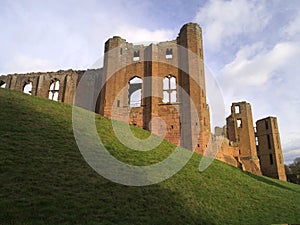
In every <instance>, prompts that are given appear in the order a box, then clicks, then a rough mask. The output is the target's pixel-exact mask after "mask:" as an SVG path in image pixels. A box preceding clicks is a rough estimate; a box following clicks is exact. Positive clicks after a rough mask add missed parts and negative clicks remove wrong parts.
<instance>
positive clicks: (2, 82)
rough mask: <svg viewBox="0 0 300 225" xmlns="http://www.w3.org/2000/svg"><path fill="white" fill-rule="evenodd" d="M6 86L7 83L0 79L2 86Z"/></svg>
mask: <svg viewBox="0 0 300 225" xmlns="http://www.w3.org/2000/svg"><path fill="white" fill-rule="evenodd" d="M5 87H6V83H5V82H4V81H2V80H0V88H5Z"/></svg>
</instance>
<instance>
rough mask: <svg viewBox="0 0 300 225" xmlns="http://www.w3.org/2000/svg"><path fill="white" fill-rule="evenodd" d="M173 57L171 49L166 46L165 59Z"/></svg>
mask: <svg viewBox="0 0 300 225" xmlns="http://www.w3.org/2000/svg"><path fill="white" fill-rule="evenodd" d="M172 58H173V51H172V49H171V48H167V50H166V59H172Z"/></svg>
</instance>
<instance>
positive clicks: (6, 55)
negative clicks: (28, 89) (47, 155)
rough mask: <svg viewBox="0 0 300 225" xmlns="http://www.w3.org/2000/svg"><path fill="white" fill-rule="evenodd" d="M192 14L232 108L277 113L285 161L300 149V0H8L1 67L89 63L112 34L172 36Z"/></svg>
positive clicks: (2, 11) (1, 11)
mask: <svg viewBox="0 0 300 225" xmlns="http://www.w3.org/2000/svg"><path fill="white" fill-rule="evenodd" d="M187 22H197V23H199V25H200V26H201V27H202V30H203V35H204V37H203V38H204V50H205V63H206V65H207V66H208V67H209V68H210V70H211V72H212V74H213V75H214V77H215V79H216V80H217V82H218V84H219V86H220V89H221V91H222V93H223V97H224V101H225V106H226V115H228V114H229V110H230V105H231V103H232V102H236V101H241V100H246V101H248V102H250V103H251V105H252V112H253V117H254V121H256V120H258V119H260V118H263V117H266V116H269V115H272V116H277V117H278V122H279V127H280V131H281V141H282V147H283V152H284V159H285V162H286V163H287V162H291V161H292V160H293V159H294V158H295V157H300V129H299V127H300V117H299V115H300V95H299V87H298V85H299V84H300V1H298V0H287V1H280V0H269V1H264V0H252V1H250V0H248V1H246V0H228V1H221V0H214V1H200V0H190V1H183V0H172V1H171V0H167V1H158V0H154V1H137V0H110V1H105V0H104V1H100V0H99V1H96V0H86V1H79V0H78V1H76V0H74V1H71V0H65V1H57V0H53V1H50V0H49V1H47V0H45V1H33V0H22V1H21V0H15V1H9V0H1V8H0V27H1V35H0V74H8V73H25V72H32V71H57V70H59V69H70V68H73V69H86V68H88V67H89V66H91V65H92V64H93V63H94V62H95V60H97V59H98V58H99V57H100V56H101V55H102V54H103V45H104V42H105V40H107V39H108V38H109V37H111V36H113V35H119V36H121V37H123V38H125V39H126V40H127V41H129V42H145V41H165V40H173V39H175V38H176V36H177V34H178V32H179V29H180V28H181V26H182V25H183V24H184V23H187ZM208 97H209V96H208ZM224 121H225V118H224Z"/></svg>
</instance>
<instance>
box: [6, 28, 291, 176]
mask: <svg viewBox="0 0 300 225" xmlns="http://www.w3.org/2000/svg"><path fill="white" fill-rule="evenodd" d="M104 52H105V54H104V62H103V68H98V69H93V70H85V71H74V70H67V71H63V70H60V71H57V72H43V73H40V72H39V73H29V74H10V75H5V76H0V88H8V89H13V90H18V91H22V92H24V93H27V94H30V95H33V96H41V97H44V98H48V99H51V100H54V101H60V102H65V103H68V104H75V95H76V100H79V101H78V102H80V104H76V105H77V106H80V107H83V108H85V109H88V110H92V111H95V112H96V113H100V114H102V115H104V116H105V117H108V118H112V119H116V120H121V121H125V122H127V123H129V124H134V125H136V126H139V127H142V128H144V129H146V130H149V131H151V132H152V133H154V134H157V135H159V136H161V137H163V138H164V139H166V140H168V141H170V142H171V143H174V144H176V145H180V146H182V147H185V148H188V149H192V150H194V151H195V152H197V153H200V154H203V152H204V150H205V149H206V147H207V144H208V142H209V141H210V143H211V146H212V147H215V148H216V149H218V150H219V151H218V153H217V155H216V158H217V159H219V160H221V161H223V162H225V163H227V164H230V165H233V166H235V167H238V168H242V169H243V170H245V171H249V172H253V173H256V174H261V173H263V175H266V176H270V177H273V178H278V179H282V180H286V177H285V171H284V164H283V158H282V151H281V145H280V137H279V130H278V125H277V120H276V118H274V117H268V118H265V119H262V120H259V121H257V123H256V126H257V132H256V134H255V132H254V127H253V119H252V112H251V106H250V104H249V103H246V102H238V103H233V104H232V106H231V115H230V116H229V117H228V118H227V119H226V122H227V125H226V132H225V128H219V130H218V132H216V134H215V135H214V136H212V137H211V132H210V130H211V129H210V113H209V107H208V105H207V102H206V88H205V74H204V62H203V45H202V31H201V28H200V27H199V25H198V24H195V23H188V24H185V25H184V26H183V27H182V28H181V29H180V32H179V34H178V37H177V38H176V39H175V40H172V41H165V42H160V43H157V44H150V45H142V44H141V45H134V44H132V43H128V42H127V41H126V40H125V39H123V38H121V37H118V36H114V37H112V38H110V39H108V40H107V41H106V42H105V51H104ZM83 77H84V79H83ZM79 83H84V85H83V87H84V88H82V87H81V85H78V84H79ZM86 90H95V91H91V92H89V93H88V94H85V95H83V97H82V96H81V95H80V94H78V93H81V92H82V93H85V92H88V91H86ZM100 90H101V91H100ZM99 91H100V93H99ZM267 124H268V125H267ZM223 135H225V136H226V137H227V138H224V139H223V137H222V136H223ZM255 135H256V138H257V140H256V138H255ZM256 141H257V143H256ZM211 146H210V147H211ZM257 150H258V152H257ZM258 156H259V158H260V160H259V158H258Z"/></svg>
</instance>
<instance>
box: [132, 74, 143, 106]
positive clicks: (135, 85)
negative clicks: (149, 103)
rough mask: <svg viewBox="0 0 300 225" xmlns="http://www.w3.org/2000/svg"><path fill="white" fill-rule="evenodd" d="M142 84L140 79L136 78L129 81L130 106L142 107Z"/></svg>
mask: <svg viewBox="0 0 300 225" xmlns="http://www.w3.org/2000/svg"><path fill="white" fill-rule="evenodd" d="M142 83H143V80H142V79H141V78H139V77H134V78H133V79H131V80H130V81H129V95H128V98H129V106H130V107H140V106H141V103H142Z"/></svg>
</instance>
